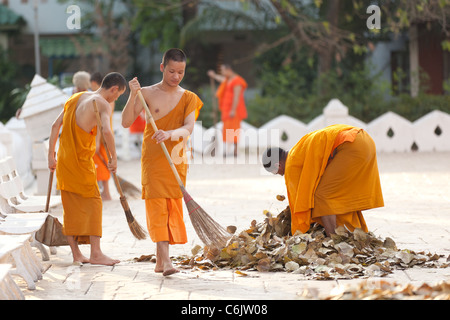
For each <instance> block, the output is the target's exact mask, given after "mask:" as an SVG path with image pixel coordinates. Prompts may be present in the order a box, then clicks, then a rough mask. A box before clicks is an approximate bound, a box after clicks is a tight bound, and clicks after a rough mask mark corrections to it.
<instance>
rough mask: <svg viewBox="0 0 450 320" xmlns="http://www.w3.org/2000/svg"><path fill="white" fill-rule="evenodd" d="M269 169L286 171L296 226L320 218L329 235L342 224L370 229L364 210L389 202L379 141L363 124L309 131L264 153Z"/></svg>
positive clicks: (306, 227) (302, 227)
mask: <svg viewBox="0 0 450 320" xmlns="http://www.w3.org/2000/svg"><path fill="white" fill-rule="evenodd" d="M262 161H263V165H264V167H265V168H266V170H267V171H269V172H272V173H274V174H279V175H284V176H285V181H286V188H287V195H288V199H289V206H290V210H291V231H292V234H294V233H295V232H296V231H301V232H303V233H305V232H307V231H308V230H309V228H310V224H311V223H313V222H317V223H319V224H321V225H322V226H323V227H324V228H325V232H326V233H327V235H328V236H330V235H331V234H333V233H335V229H336V227H338V226H345V227H346V228H347V229H348V230H350V231H352V232H353V230H354V229H355V228H361V229H362V230H364V231H365V232H368V229H367V225H366V222H365V220H364V217H363V215H362V213H361V211H362V210H368V209H372V208H378V207H382V206H384V202H383V195H382V192H381V185H380V177H379V173H378V165H377V156H376V149H375V143H374V142H373V140H372V138H371V137H370V136H369V135H368V134H367V132H365V131H364V130H362V129H360V128H357V127H353V126H349V125H332V126H329V127H326V128H324V129H321V130H317V131H314V132H311V133H309V134H307V135H305V136H304V137H303V138H302V139H301V140H300V141H299V142H298V143H297V144H296V145H295V146H294V147H293V148H292V149H291V150H290V151H286V150H283V149H281V148H270V149H267V150H266V151H265V153H264V154H263V159H262Z"/></svg>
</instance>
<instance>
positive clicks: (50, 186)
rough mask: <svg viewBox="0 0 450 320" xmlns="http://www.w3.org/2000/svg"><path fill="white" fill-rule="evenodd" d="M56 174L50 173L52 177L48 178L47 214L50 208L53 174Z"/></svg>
mask: <svg viewBox="0 0 450 320" xmlns="http://www.w3.org/2000/svg"><path fill="white" fill-rule="evenodd" d="M54 173H55V171H50V176H49V177H48V189H47V202H46V204H45V212H48V209H49V207H50V195H51V193H52V187H53V174H54Z"/></svg>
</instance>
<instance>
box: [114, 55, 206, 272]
mask: <svg viewBox="0 0 450 320" xmlns="http://www.w3.org/2000/svg"><path fill="white" fill-rule="evenodd" d="M185 70H186V56H185V54H184V52H183V51H181V50H179V49H170V50H168V51H167V52H166V53H165V54H164V56H163V60H162V63H161V65H160V71H161V72H162V81H161V82H159V83H157V84H154V85H152V86H148V87H143V88H141V86H140V83H139V81H138V80H137V78H134V79H132V80H131V81H130V82H129V86H130V96H129V98H128V101H127V104H126V105H125V108H124V109H123V112H122V125H123V126H124V127H125V128H128V127H129V126H131V125H132V124H133V122H134V121H135V120H136V118H137V117H138V116H139V114H140V113H141V112H142V110H143V108H144V106H143V105H142V103H141V101H140V100H139V99H138V98H137V93H138V91H139V90H141V92H142V95H143V97H144V99H145V101H146V103H147V105H148V107H149V109H150V112H151V113H152V116H153V118H154V120H155V123H156V126H157V128H158V131H156V132H154V130H153V128H152V126H151V125H150V124H147V125H146V127H145V131H144V137H143V142H142V158H141V167H142V198H143V199H145V208H146V217H147V228H148V231H149V235H150V238H151V239H152V241H153V242H156V267H155V272H161V273H162V274H163V275H164V276H168V275H171V274H174V273H176V272H178V270H177V269H175V268H174V267H173V265H172V261H171V260H170V256H169V245H174V244H184V243H186V242H187V234H186V227H185V224H184V221H183V202H182V193H181V190H180V187H179V185H178V183H177V181H176V179H175V176H174V174H173V172H172V170H171V168H170V165H169V162H168V160H167V159H166V157H165V155H164V153H163V150H162V148H161V146H160V145H159V144H160V143H161V142H164V143H165V145H166V147H167V150H168V152H169V154H170V155H171V158H172V161H173V162H174V164H175V166H176V169H177V171H178V174H179V175H180V178H181V180H182V181H183V183H184V184H185V182H186V173H187V157H186V140H187V138H188V137H189V135H190V134H191V133H192V131H193V129H194V122H195V120H196V118H197V116H198V112H199V110H200V108H201V107H202V106H203V103H202V101H201V100H200V99H199V97H198V96H197V95H196V94H194V93H193V92H191V91H188V90H185V89H183V88H182V87H180V82H181V80H183V77H184V74H185Z"/></svg>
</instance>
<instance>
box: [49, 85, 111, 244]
mask: <svg viewBox="0 0 450 320" xmlns="http://www.w3.org/2000/svg"><path fill="white" fill-rule="evenodd" d="M82 94H83V92H81V93H78V94H75V95H73V96H72V97H71V98H70V99H69V100H67V102H66V104H65V106H64V118H63V126H62V131H61V136H60V138H59V150H58V156H57V160H58V161H57V165H56V178H57V189H58V190H61V200H62V204H63V209H64V216H63V221H64V222H63V233H64V234H65V235H71V236H75V237H76V238H77V240H78V242H80V243H89V236H99V237H101V236H102V200H101V197H100V191H99V189H98V185H97V179H96V169H95V163H94V160H93V156H94V154H95V135H96V133H97V128H96V127H95V128H94V129H93V130H92V131H91V132H86V131H84V130H83V129H81V128H80V127H79V126H78V125H77V123H76V115H75V112H76V110H77V104H78V100H79V98H80V96H81V95H82Z"/></svg>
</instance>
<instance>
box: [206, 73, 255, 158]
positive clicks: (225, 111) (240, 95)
mask: <svg viewBox="0 0 450 320" xmlns="http://www.w3.org/2000/svg"><path fill="white" fill-rule="evenodd" d="M220 73H221V74H217V73H215V72H214V71H213V70H210V71H208V76H209V77H211V78H213V79H214V80H216V81H218V82H220V86H219V88H218V89H217V92H216V97H217V98H218V100H219V109H220V111H221V113H222V122H223V130H222V136H223V142H224V143H225V153H224V156H225V155H226V150H228V145H229V144H232V145H233V146H234V151H233V154H234V156H235V157H236V156H237V144H238V142H239V135H240V129H241V121H242V120H244V119H246V118H247V108H246V106H245V99H244V92H245V90H246V89H247V87H248V85H247V82H246V81H245V80H244V78H242V77H241V76H240V75H238V74H237V73H236V72H234V70H233V69H232V68H231V66H230V65H229V64H222V66H221V67H220Z"/></svg>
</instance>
